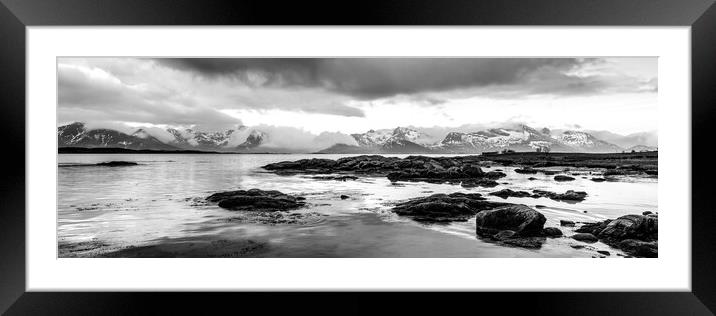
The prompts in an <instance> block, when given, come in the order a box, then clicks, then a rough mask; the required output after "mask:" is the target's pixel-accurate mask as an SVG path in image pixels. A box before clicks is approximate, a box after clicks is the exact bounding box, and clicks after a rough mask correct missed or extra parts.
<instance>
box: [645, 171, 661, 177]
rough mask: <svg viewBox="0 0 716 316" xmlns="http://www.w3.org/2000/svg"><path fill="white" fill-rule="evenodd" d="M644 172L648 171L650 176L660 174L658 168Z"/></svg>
mask: <svg viewBox="0 0 716 316" xmlns="http://www.w3.org/2000/svg"><path fill="white" fill-rule="evenodd" d="M644 173H646V174H648V175H650V176H658V175H659V171H658V170H646V171H644Z"/></svg>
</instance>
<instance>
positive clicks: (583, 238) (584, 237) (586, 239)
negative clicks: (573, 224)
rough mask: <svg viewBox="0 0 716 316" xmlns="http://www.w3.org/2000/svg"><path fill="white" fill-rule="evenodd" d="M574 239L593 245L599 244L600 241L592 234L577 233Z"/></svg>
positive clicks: (573, 236)
mask: <svg viewBox="0 0 716 316" xmlns="http://www.w3.org/2000/svg"><path fill="white" fill-rule="evenodd" d="M572 239H574V240H579V241H583V242H588V243H593V242H597V241H598V240H599V239H597V237H596V236H594V235H592V234H590V233H577V234H574V235H572Z"/></svg>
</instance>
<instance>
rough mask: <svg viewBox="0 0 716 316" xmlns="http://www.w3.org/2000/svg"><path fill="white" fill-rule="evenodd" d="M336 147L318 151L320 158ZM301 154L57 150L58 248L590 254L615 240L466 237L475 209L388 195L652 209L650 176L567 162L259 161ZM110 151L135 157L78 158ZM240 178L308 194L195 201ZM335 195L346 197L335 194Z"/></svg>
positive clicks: (581, 214) (552, 219)
mask: <svg viewBox="0 0 716 316" xmlns="http://www.w3.org/2000/svg"><path fill="white" fill-rule="evenodd" d="M343 156H344V155H320V157H321V158H329V159H337V158H340V157H343ZM311 157H315V156H311V155H204V154H202V155H186V154H183V155H150V154H141V155H123V154H112V155H94V154H93V155H88V154H84V155H60V156H59V160H60V164H61V165H62V167H61V168H58V228H57V233H58V240H59V255H60V256H100V255H109V256H189V257H191V256H199V257H213V256H259V257H322V256H327V257H580V256H583V257H589V256H592V255H594V249H609V250H611V251H614V250H613V249H610V248H609V247H608V246H606V245H603V244H600V243H597V244H595V245H592V247H593V248H594V249H573V248H571V247H569V244H570V243H573V241H571V240H570V239H568V238H560V239H548V240H547V242H546V243H545V244H544V245H543V246H542V248H541V249H539V250H530V249H522V248H513V247H504V246H500V245H495V244H493V243H490V242H485V241H482V240H480V239H477V238H476V237H475V224H474V221H468V222H462V223H451V224H448V225H426V224H420V223H416V222H413V221H411V220H409V219H406V218H401V217H398V216H396V215H395V214H393V213H392V212H390V206H391V205H392V204H393V203H395V202H397V201H400V200H405V199H409V198H413V197H419V196H427V195H430V194H435V193H452V192H479V193H483V194H487V193H489V192H493V191H497V190H500V189H503V188H510V189H512V190H523V191H531V190H533V189H540V190H549V191H554V192H559V193H561V192H564V191H567V190H575V191H586V192H587V193H588V194H589V195H588V197H587V199H586V200H585V201H584V202H581V203H576V204H568V203H565V202H560V201H554V200H551V199H548V198H538V199H534V198H512V197H511V198H508V199H506V200H503V199H502V198H499V197H495V196H488V198H489V199H494V200H496V201H508V202H511V203H522V204H526V205H528V206H531V207H538V206H539V208H538V209H539V211H540V212H542V213H543V214H544V215H545V216H546V217H547V224H546V225H545V226H559V221H560V220H561V219H567V220H572V221H583V222H593V221H597V220H602V219H605V218H615V217H618V216H621V215H625V214H634V213H641V212H642V211H645V210H651V211H656V210H657V205H656V203H657V202H656V201H657V197H656V194H657V180H656V178H648V177H641V178H624V179H620V181H616V182H610V181H607V182H594V181H591V180H590V179H589V178H591V176H590V175H589V172H590V170H571V171H570V172H573V173H579V174H580V175H575V176H574V177H575V178H576V180H575V181H570V182H556V181H554V180H553V179H552V178H553V176H547V175H543V174H518V173H515V172H514V169H515V168H514V167H504V166H499V168H500V169H502V170H504V172H505V173H507V177H505V178H502V179H500V181H499V182H500V183H501V184H500V185H498V186H497V187H494V188H481V187H476V188H463V187H461V186H459V185H450V184H431V183H423V182H398V183H391V182H390V181H388V180H387V179H386V178H385V177H362V178H359V179H358V180H354V181H353V180H348V181H335V180H322V179H314V178H313V177H312V176H305V175H292V176H279V175H275V174H272V173H269V172H265V171H263V170H262V169H260V168H259V167H260V166H262V165H265V164H268V163H272V162H277V161H283V160H296V159H303V158H311ZM111 160H125V161H135V162H138V163H139V165H137V166H131V167H88V166H84V165H86V164H94V163H98V162H104V161H111ZM496 167H497V166H495V167H493V168H496ZM555 170H557V169H555ZM530 177H532V178H534V179H533V180H529V178H530ZM503 183H506V184H503ZM249 188H260V189H263V190H279V191H282V192H284V193H293V194H300V195H303V196H305V197H306V198H307V202H308V204H309V207H308V208H306V209H302V210H299V211H295V212H291V213H298V214H299V215H295V217H296V218H299V219H300V221H297V222H296V223H289V222H285V221H284V222H282V221H280V220H279V221H277V223H268V224H267V223H257V222H255V221H254V222H252V221H250V220H242V219H241V218H240V217H241V216H239V215H237V214H236V213H235V212H231V211H227V210H223V209H220V208H218V207H215V206H212V205H205V204H203V203H201V201H202V199H203V198H204V197H205V196H207V195H209V194H211V193H213V192H217V191H223V190H234V189H249ZM341 195H347V196H349V198H348V199H341V198H340V196H341ZM301 213H304V214H303V215H300V214H301ZM306 214H309V215H306ZM562 229H563V230H569V229H570V228H562ZM249 241H250V242H249ZM202 245H203V246H202ZM202 247H203V248H202ZM182 249H184V251H183V250H182ZM202 249H203V250H202ZM152 254H153V255H152Z"/></svg>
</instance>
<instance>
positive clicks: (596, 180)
mask: <svg viewBox="0 0 716 316" xmlns="http://www.w3.org/2000/svg"><path fill="white" fill-rule="evenodd" d="M590 180H592V181H594V182H604V181H607V179H604V178H592V179H590Z"/></svg>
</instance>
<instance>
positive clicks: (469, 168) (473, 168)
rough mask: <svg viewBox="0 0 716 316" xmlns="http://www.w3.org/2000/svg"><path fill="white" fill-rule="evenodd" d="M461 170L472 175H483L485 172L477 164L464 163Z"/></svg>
mask: <svg viewBox="0 0 716 316" xmlns="http://www.w3.org/2000/svg"><path fill="white" fill-rule="evenodd" d="M460 171H462V173H463V174H465V175H467V176H470V177H482V176H483V175H484V174H485V172H484V171H482V169H480V167H479V166H477V165H463V166H462V167H460Z"/></svg>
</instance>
